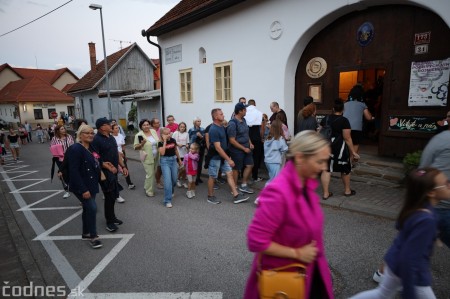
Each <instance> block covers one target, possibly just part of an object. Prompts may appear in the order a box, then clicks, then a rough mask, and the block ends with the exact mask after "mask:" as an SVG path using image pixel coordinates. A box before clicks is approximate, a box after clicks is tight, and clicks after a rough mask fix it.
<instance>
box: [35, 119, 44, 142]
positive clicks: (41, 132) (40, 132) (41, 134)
mask: <svg viewBox="0 0 450 299" xmlns="http://www.w3.org/2000/svg"><path fill="white" fill-rule="evenodd" d="M36 137H37V139H38V143H44V129H42V127H41V124H37V125H36Z"/></svg>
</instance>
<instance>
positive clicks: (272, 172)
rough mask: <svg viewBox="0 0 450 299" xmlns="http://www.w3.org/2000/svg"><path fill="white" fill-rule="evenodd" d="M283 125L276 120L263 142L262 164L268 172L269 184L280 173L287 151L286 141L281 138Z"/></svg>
mask: <svg viewBox="0 0 450 299" xmlns="http://www.w3.org/2000/svg"><path fill="white" fill-rule="evenodd" d="M282 125H283V123H282V122H281V121H280V120H278V119H276V120H274V121H273V122H272V124H271V126H270V131H269V135H268V136H267V139H266V140H265V141H264V162H265V163H266V167H267V170H268V172H269V180H268V181H267V183H266V185H267V184H269V183H270V182H271V181H272V180H273V178H274V177H276V176H277V174H278V173H279V172H280V169H281V163H282V162H283V156H284V154H285V153H286V152H287V150H288V145H287V143H286V140H285V139H284V138H283V128H282Z"/></svg>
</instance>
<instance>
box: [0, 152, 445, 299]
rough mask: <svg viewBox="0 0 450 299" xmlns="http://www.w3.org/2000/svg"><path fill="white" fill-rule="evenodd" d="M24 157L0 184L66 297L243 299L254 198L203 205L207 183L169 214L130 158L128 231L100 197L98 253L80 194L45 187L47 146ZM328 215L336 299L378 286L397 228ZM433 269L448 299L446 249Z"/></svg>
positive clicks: (439, 292)
mask: <svg viewBox="0 0 450 299" xmlns="http://www.w3.org/2000/svg"><path fill="white" fill-rule="evenodd" d="M21 157H22V158H21V160H20V161H19V163H17V164H10V165H8V166H6V167H5V168H4V169H5V170H7V171H6V173H3V178H4V179H8V178H9V179H11V180H10V181H8V182H2V184H1V186H2V188H8V189H10V190H11V191H13V193H11V198H10V200H11V203H10V204H11V205H12V206H13V207H14V215H15V217H16V219H17V222H18V224H19V227H20V229H21V230H22V234H23V235H24V237H25V239H26V241H27V244H28V246H29V248H30V250H31V252H32V254H33V255H34V257H35V259H36V262H37V264H38V266H39V269H40V271H41V273H42V276H43V278H44V280H45V282H46V284H47V285H48V286H61V285H64V286H66V291H67V292H69V291H70V290H71V289H74V288H78V287H80V288H82V289H84V288H87V289H86V290H85V291H84V294H85V295H86V294H88V293H93V294H99V295H97V296H98V297H97V298H102V297H101V295H100V294H104V293H108V294H111V293H115V294H117V296H116V298H126V294H125V293H127V294H128V295H129V294H138V293H141V294H144V293H145V294H147V293H149V294H150V293H151V296H153V297H151V296H150V295H148V296H147V298H185V297H183V296H182V295H179V296H178V297H170V296H175V295H174V293H179V294H191V295H192V297H191V298H194V297H195V296H194V294H195V295H196V296H197V297H195V298H232V299H236V298H242V294H243V290H244V287H245V283H246V279H247V275H248V271H249V268H250V263H251V260H252V254H250V253H249V252H248V250H247V249H246V238H245V233H246V229H247V225H248V223H249V221H250V219H251V217H252V215H253V211H254V204H253V200H254V199H255V197H256V196H255V195H253V196H251V201H249V202H246V203H242V204H238V205H235V204H233V203H232V201H231V195H230V193H229V190H228V187H226V186H225V185H222V186H221V189H220V190H217V193H216V194H217V197H218V198H219V199H221V200H222V204H220V205H212V204H208V203H207V202H206V184H201V185H200V186H199V187H198V189H197V197H196V198H194V199H187V198H186V197H185V196H184V193H185V189H182V188H180V189H177V190H176V192H175V197H174V200H173V205H174V207H173V208H172V209H168V208H165V207H164V206H163V205H162V190H158V192H157V193H156V197H155V198H148V197H145V195H144V191H143V178H144V171H143V168H142V166H141V165H140V163H138V162H134V161H129V165H128V166H129V168H130V171H131V178H132V180H133V182H134V184H135V185H136V189H135V190H128V189H126V190H124V191H123V192H122V193H121V195H122V197H124V198H125V199H126V202H125V203H124V204H116V215H117V217H118V218H120V219H121V220H123V221H124V224H123V225H121V226H120V228H119V230H118V231H117V232H116V233H114V234H112V233H109V232H107V231H106V229H105V220H104V217H103V200H102V194H101V193H100V194H99V195H98V196H97V204H98V215H97V228H98V233H99V235H100V237H101V238H102V241H103V244H104V246H103V248H101V249H98V250H93V249H91V248H90V247H89V245H88V243H87V242H86V241H82V240H81V238H80V235H81V216H80V206H79V204H78V201H77V199H76V198H75V197H74V196H73V195H72V196H71V197H70V198H68V199H62V193H58V192H59V191H61V188H60V184H59V183H58V181H57V180H56V181H53V183H51V182H50V181H49V180H48V178H49V173H50V160H51V158H50V153H49V151H48V145H47V144H31V145H27V146H25V147H23V148H22V152H21ZM121 181H122V182H123V185H125V181H124V180H123V179H121ZM380 190H382V189H380ZM386 192H388V191H386ZM19 208H21V210H18V209H19ZM16 210H18V211H16ZM324 213H325V217H326V224H325V241H326V251H327V252H326V254H327V257H328V259H329V263H330V267H331V269H332V273H333V279H334V288H335V296H336V298H348V297H349V296H350V295H353V294H355V293H357V292H359V291H362V290H366V289H370V288H373V287H375V286H376V284H375V283H374V282H373V281H372V279H371V277H372V274H373V271H374V270H375V269H376V267H377V266H378V265H379V263H380V262H381V260H382V257H383V254H384V252H385V250H386V249H387V248H388V246H389V244H390V243H391V241H392V239H393V237H394V236H395V230H394V228H393V227H394V223H393V221H391V220H387V219H384V218H379V217H373V216H369V215H365V214H359V213H355V212H349V211H346V210H340V209H332V208H328V207H325V208H324ZM432 269H433V276H434V280H435V281H434V283H435V284H434V286H433V289H434V291H435V293H436V296H437V298H444V299H447V298H450V297H449V294H450V286H449V281H450V273H449V271H448V269H450V251H449V250H448V248H446V247H444V248H436V250H435V254H434V256H433V258H432ZM128 297H129V298H138V295H129V296H128ZM85 298H87V297H85ZM109 298H114V297H109ZM186 298H189V297H186Z"/></svg>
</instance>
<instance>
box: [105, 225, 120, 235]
mask: <svg viewBox="0 0 450 299" xmlns="http://www.w3.org/2000/svg"><path fill="white" fill-rule="evenodd" d="M118 229H119V228H118V227H117V226H116V225H115V224H114V223H108V224H106V230H107V231H109V232H112V233H113V232H115V231H116V230H118Z"/></svg>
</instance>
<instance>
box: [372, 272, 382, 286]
mask: <svg viewBox="0 0 450 299" xmlns="http://www.w3.org/2000/svg"><path fill="white" fill-rule="evenodd" d="M383 277H384V274H383V273H381V272H380V270H377V271H375V273H373V277H372V279H373V280H374V281H375V282H378V283H381V282H382V281H383Z"/></svg>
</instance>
